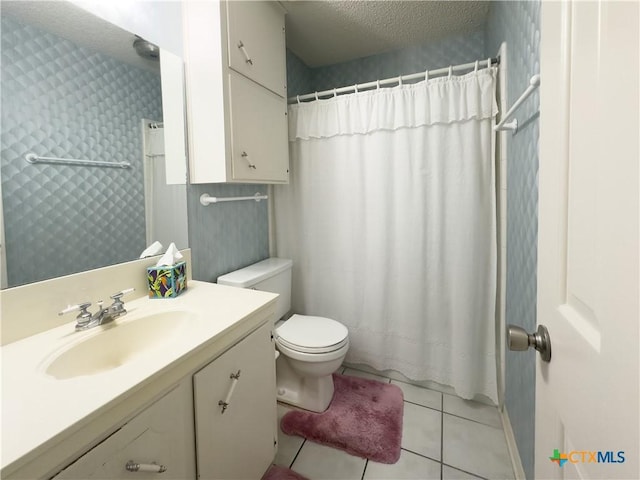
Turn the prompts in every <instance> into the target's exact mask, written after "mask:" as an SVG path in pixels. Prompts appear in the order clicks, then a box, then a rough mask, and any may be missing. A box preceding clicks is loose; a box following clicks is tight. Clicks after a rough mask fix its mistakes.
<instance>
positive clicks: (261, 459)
mask: <svg viewBox="0 0 640 480" xmlns="http://www.w3.org/2000/svg"><path fill="white" fill-rule="evenodd" d="M271 332H272V324H271V322H268V323H267V324H265V325H263V326H262V327H260V328H259V329H258V330H256V331H255V332H254V333H252V334H251V335H249V336H248V337H247V338H245V339H244V340H242V341H241V342H240V343H238V344H237V345H236V346H234V347H232V348H231V349H230V350H227V351H226V352H225V353H223V354H222V355H221V356H220V357H218V358H216V359H215V360H214V361H213V362H212V363H210V364H209V365H207V366H206V367H204V368H203V369H202V370H200V371H199V372H198V373H196V374H195V375H194V377H193V384H194V403H195V416H196V443H197V445H198V448H197V470H198V478H201V479H203V480H204V479H207V480H234V479H243V480H245V479H258V478H260V477H261V476H262V474H263V473H264V472H265V471H266V470H267V468H268V467H269V465H270V464H271V462H272V461H273V458H274V456H275V453H276V438H277V432H276V428H277V427H276V418H277V414H276V380H275V349H274V344H273V339H272V336H271ZM234 377H237V378H234ZM221 402H222V403H221ZM224 403H226V404H227V405H226V407H225V406H224Z"/></svg>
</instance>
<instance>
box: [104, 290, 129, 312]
mask: <svg viewBox="0 0 640 480" xmlns="http://www.w3.org/2000/svg"><path fill="white" fill-rule="evenodd" d="M133 291H135V288H127V289H126V290H122V291H121V292H118V293H114V294H113V295H111V299H112V300H113V303H112V304H111V306H110V307H109V309H110V310H111V313H114V314H117V315H124V314H125V313H127V311H126V310H125V309H124V302H123V301H122V297H124V296H125V295H126V294H127V293H131V292H133Z"/></svg>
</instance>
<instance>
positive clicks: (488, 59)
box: [487, 57, 491, 68]
mask: <svg viewBox="0 0 640 480" xmlns="http://www.w3.org/2000/svg"><path fill="white" fill-rule="evenodd" d="M489 67H491V57H489V58H487V68H489Z"/></svg>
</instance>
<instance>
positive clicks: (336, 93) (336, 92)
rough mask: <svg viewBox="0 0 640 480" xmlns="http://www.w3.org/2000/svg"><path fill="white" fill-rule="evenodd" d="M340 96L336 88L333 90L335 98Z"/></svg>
mask: <svg viewBox="0 0 640 480" xmlns="http://www.w3.org/2000/svg"><path fill="white" fill-rule="evenodd" d="M337 96H338V91H337V90H336V89H335V88H334V89H333V98H336V97H337Z"/></svg>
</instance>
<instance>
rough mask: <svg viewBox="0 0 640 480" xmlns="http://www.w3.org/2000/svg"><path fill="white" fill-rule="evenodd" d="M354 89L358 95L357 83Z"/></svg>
mask: <svg viewBox="0 0 640 480" xmlns="http://www.w3.org/2000/svg"><path fill="white" fill-rule="evenodd" d="M353 89H354V90H355V91H356V93H358V84H357V83H356V84H355V85H354V86H353Z"/></svg>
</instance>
